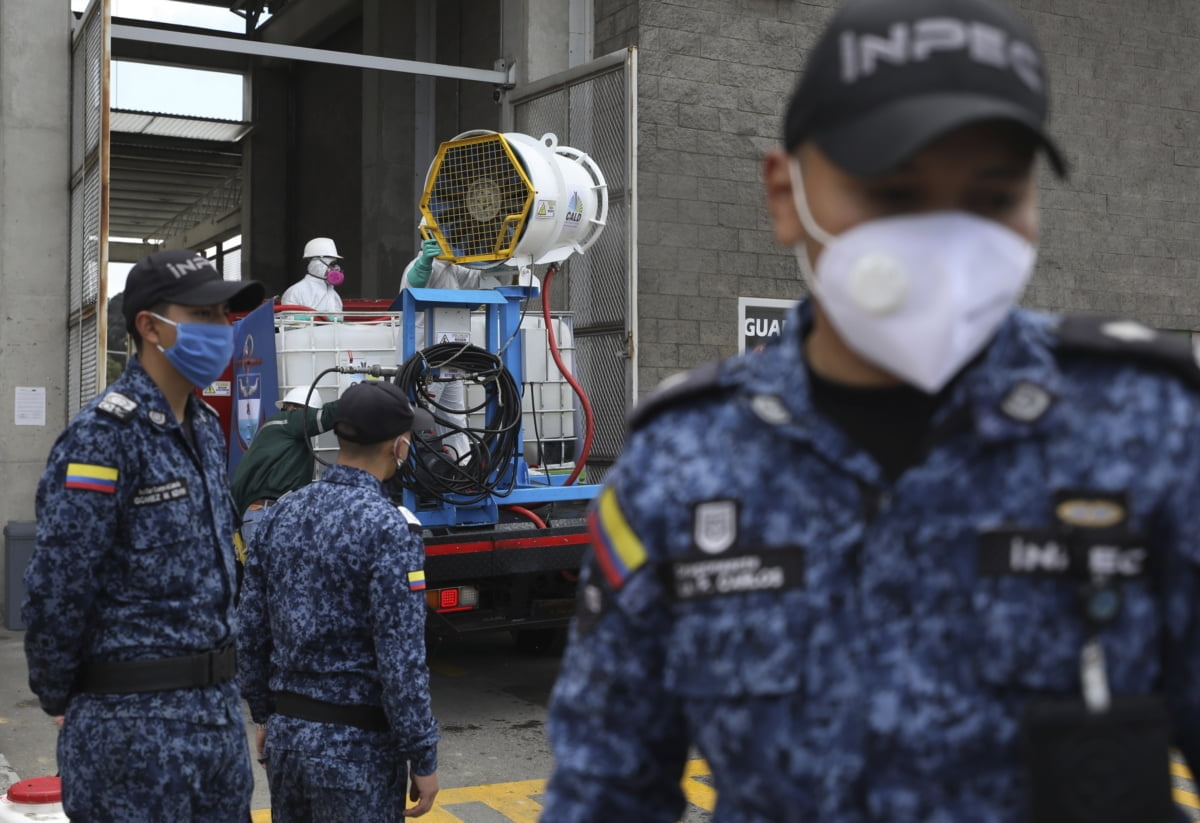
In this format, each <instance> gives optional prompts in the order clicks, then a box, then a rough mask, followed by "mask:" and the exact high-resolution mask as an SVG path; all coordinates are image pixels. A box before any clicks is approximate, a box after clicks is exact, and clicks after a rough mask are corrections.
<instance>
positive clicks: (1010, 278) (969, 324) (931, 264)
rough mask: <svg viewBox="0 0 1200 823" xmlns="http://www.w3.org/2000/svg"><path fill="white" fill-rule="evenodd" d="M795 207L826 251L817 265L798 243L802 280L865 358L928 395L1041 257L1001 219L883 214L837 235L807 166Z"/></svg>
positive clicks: (996, 323) (997, 317) (1012, 298)
mask: <svg viewBox="0 0 1200 823" xmlns="http://www.w3.org/2000/svg"><path fill="white" fill-rule="evenodd" d="M788 171H789V173H790V174H791V178H792V192H793V200H794V201H795V204H796V212H797V214H798V215H799V217H800V220H801V222H802V223H803V225H804V228H805V230H806V231H807V232H808V233H809V236H810V237H812V238H813V239H814V240H816V241H817V242H819V243H821V244H822V245H823V246H824V247H825V248H824V249H822V250H821V253H820V255H818V257H817V263H816V270H815V271H814V270H813V267H812V265H811V264H810V263H809V259H808V253H807V251H806V249H805V248H804V244H803V243H800V244H798V245H797V246H796V247H795V252H796V259H797V261H798V262H799V263H800V271H801V272H802V274H803V276H804V281H805V285H807V286H808V289H809V291H810V292H811V293H812V294H813V296H814V297H816V299H817V301H818V302H819V303H820V304H821V308H822V309H823V310H824V312H825V314H826V316H828V317H829V321H830V322H831V323H832V324H833V326H834V328H835V329H836V330H837V332H838V335H839V336H840V337H841V338H842V340H843V341H844V342H845V343H846V345H847V346H849V347H850V348H851V349H853V350H854V351H855V352H856V353H857V354H858V355H859V356H860V357H862V358H863V359H864V360H866V361H868V362H870V363H872V364H874V365H875V366H877V367H879V368H881V369H883V370H884V371H886V372H888V373H889V374H892V375H894V376H895V377H897V378H899V379H901V380H903V381H904V382H906V383H908V384H910V385H913V386H916V387H917V388H919V389H921V390H922V391H925V392H927V393H929V394H935V393H936V392H938V391H940V390H941V389H942V388H943V387H944V386H945V385H946V384H947V383H948V382H949V381H950V380H951V378H953V377H954V375H956V374H957V373H958V372H959V370H960V369H962V367H963V366H965V365H966V364H967V363H968V362H970V360H971V358H972V357H974V356H975V355H976V354H978V353H979V351H980V350H981V349H982V348H983V347H984V346H985V345H986V344H987V343H988V341H989V340H991V339H992V336H993V335H994V334H995V333H996V329H998V328H999V327H1000V324H1001V323H1002V322H1003V321H1004V318H1005V316H1007V314H1008V313H1009V311H1011V310H1012V308H1013V307H1014V306H1016V304H1017V301H1018V300H1019V299H1020V297H1021V293H1022V292H1023V291H1024V290H1025V284H1026V283H1027V282H1028V281H1029V276H1030V274H1031V273H1032V272H1033V265H1034V261H1035V260H1036V259H1037V251H1036V249H1035V248H1034V247H1033V246H1032V245H1031V244H1030V243H1029V242H1028V241H1027V240H1025V238H1023V237H1021V236H1020V235H1018V234H1017V233H1016V232H1014V231H1012V230H1011V229H1008V228H1005V227H1004V226H1002V225H1000V224H999V223H997V222H995V221H994V220H986V219H984V218H982V217H977V216H975V215H973V214H969V213H967V212H959V211H945V212H931V213H927V214H913V215H902V216H899V217H886V218H881V219H878V220H870V221H867V222H865V223H862V224H860V225H858V226H855V227H854V228H852V229H850V230H849V231H846V232H843V233H842V234H839V235H836V236H835V235H831V234H830V233H829V232H827V231H825V230H824V229H822V228H821V227H820V226H818V225H817V222H816V220H815V219H814V218H813V216H812V212H811V211H810V210H809V208H808V201H807V197H806V195H805V192H804V181H803V178H802V176H801V174H800V163H799V161H797V160H796V159H795V158H794V157H793V158H791V160H790V162H789V164H788Z"/></svg>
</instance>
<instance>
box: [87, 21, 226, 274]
mask: <svg viewBox="0 0 1200 823" xmlns="http://www.w3.org/2000/svg"><path fill="white" fill-rule="evenodd" d="M88 5H89V1H88V0H71V10H72V11H84V10H85V9H86V8H87V7H88ZM112 14H113V17H114V18H117V17H121V18H127V19H131V20H151V21H155V22H159V23H173V24H176V25H181V26H195V27H198V28H206V29H211V30H214V31H227V32H235V33H241V32H244V31H245V28H246V21H245V20H244V19H243V18H241V17H239V16H238V15H236V14H234V13H233V12H232V11H230V10H229V9H227V8H220V7H218V6H203V5H196V4H193V3H184V2H177V0H112ZM111 80H112V94H113V99H112V106H113V108H118V109H137V110H139V111H158V112H165V113H169V114H186V115H193V116H198V117H219V118H222V119H225V120H242V119H244V113H243V100H242V77H241V75H239V74H230V73H226V72H211V71H197V70H194V69H181V68H178V67H175V66H157V65H153V64H147V63H133V62H129V61H120V60H118V61H114V62H113V65H112V76H111ZM131 268H132V265H130V264H128V263H112V264H110V265H109V267H108V288H107V292H108V295H107V296H108V297H112V296H113V295H115V294H118V293H119V292H121V291H122V290H123V289H124V288H125V277H126V275H128V273H129V269H131Z"/></svg>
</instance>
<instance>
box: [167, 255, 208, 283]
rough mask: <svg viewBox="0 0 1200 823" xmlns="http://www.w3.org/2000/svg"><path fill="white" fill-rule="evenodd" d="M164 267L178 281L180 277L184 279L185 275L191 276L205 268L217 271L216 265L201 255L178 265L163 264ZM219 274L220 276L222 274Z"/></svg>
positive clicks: (182, 261)
mask: <svg viewBox="0 0 1200 823" xmlns="http://www.w3.org/2000/svg"><path fill="white" fill-rule="evenodd" d="M163 265H164V266H166V267H167V269H168V270H169V271H170V272H171V274H173V275H175V279H176V280H178V279H179V278H180V277H183V276H184V275H185V274H189V273H191V272H194V271H200V269H204V268H208V269H212V270H213V271H217V267H216V265H215V264H214V263H213V262H212V261H211V260H208V259H206V258H203V257H200V256H199V255H197V256H196V257H193V258H192V259H191V260H181V261H180V262H178V263H163ZM217 273H218V274H220V272H217Z"/></svg>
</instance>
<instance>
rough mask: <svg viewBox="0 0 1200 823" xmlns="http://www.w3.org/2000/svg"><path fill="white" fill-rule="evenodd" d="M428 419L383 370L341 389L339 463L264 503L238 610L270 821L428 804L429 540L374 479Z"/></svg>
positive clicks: (431, 775) (382, 815)
mask: <svg viewBox="0 0 1200 823" xmlns="http://www.w3.org/2000/svg"><path fill="white" fill-rule="evenodd" d="M418 417H419V418H420V419H419V420H418V419H417V418H418ZM414 421H416V422H415V423H414ZM431 422H432V421H431V420H430V419H429V413H428V412H426V411H424V410H422V409H417V410H415V411H414V409H413V407H412V405H411V403H410V402H409V399H408V397H407V396H406V395H405V394H404V392H403V391H402V390H401V389H400V388H399V387H397V386H396V385H394V384H392V383H386V382H379V381H366V382H361V383H356V384H355V385H353V386H351V387H350V388H348V389H347V390H346V391H345V393H343V395H342V397H341V399H340V400H339V401H338V405H337V411H336V413H335V415H334V424H333V431H334V433H335V434H336V435H337V439H338V462H337V464H336V465H334V466H331V467H330V468H328V469H326V470H325V472H324V473H322V475H321V477H320V478H319V479H318V480H317V481H316V482H314V483H311V484H309V485H307V486H305V487H303V488H301V489H297V490H296V491H293V492H290V493H288V494H285V495H284V496H283V497H281V498H280V499H279V501H278V502H277V503H276V504H275V505H274V506H272V507H271V508H270V509H268V510H267V515H266V517H264V518H263V519H262V521H261V522H260V525H259V529H258V533H257V535H256V537H255V539H254V541H253V542H252V543H251V544H250V546H249V557H248V560H247V563H246V573H245V581H244V589H243V593H242V599H241V602H240V604H239V606H238V620H239V623H240V625H242V626H253V627H255V628H254V630H253V631H247V632H243V633H242V634H241V635H239V638H238V682H239V683H240V685H241V687H242V693H243V695H244V696H245V698H246V702H247V703H248V704H249V706H250V714H251V717H252V718H253V719H254V721H255V722H256V723H258V724H260V726H259V732H258V754H259V758H260V762H262V763H263V764H264V765H265V767H266V770H267V781H268V784H269V786H270V788H271V819H272V820H273V821H275V823H292V822H293V821H310V820H372V821H380V822H381V823H386V821H400V820H402V819H403V818H404V817H416V816H419V815H422V814H425V813H426V812H427V811H429V809H430V808H432V806H433V799H434V797H435V796H436V795H437V791H438V781H437V741H438V731H437V722H436V721H435V720H434V718H433V713H432V710H431V708H430V699H429V670H428V667H427V666H426V664H425V572H424V568H423V566H424V559H425V547H424V542H423V540H422V538H421V524H420V522H419V521H418V520H417V518H416V517H415V516H413V514H412V513H411V512H409V511H408V510H406V509H404V508H403V507H397V506H395V505H393V504H392V502H391V501H390V499H389V498H388V496H387V493H386V491H385V488H384V483H386V482H387V481H388V480H389V479H391V477H392V476H393V475H395V473H396V470H397V467H398V466H399V465H400V464H402V463H404V462H405V461H406V460H408V459H409V457H408V454H409V445H410V442H411V441H410V438H411V437H412V430H413V428H414V427H415V428H418V429H424V428H427V427H428V426H430V425H431ZM409 780H411V789H410V790H409V791H408V796H409V798H410V799H411V800H412V801H413V802H414V804H415V805H414V806H413V807H412V808H410V809H408V810H407V811H406V810H405V787H406V786H407V785H408V782H409Z"/></svg>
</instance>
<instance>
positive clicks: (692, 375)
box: [628, 360, 723, 431]
mask: <svg viewBox="0 0 1200 823" xmlns="http://www.w3.org/2000/svg"><path fill="white" fill-rule="evenodd" d="M721 365H722V362H721V361H720V360H713V361H712V362H710V363H705V364H704V365H703V366H699V367H697V368H695V369H692V370H691V371H688V372H682V373H680V374H677V375H674V376H672V377H668V378H667V379H666V380H664V381H663V382H662V383H661V384H659V386H658V388H657V389H655V390H654V392H653V393H652V394H651V395H650V396H649V397H647V398H646V399H645V400H643V401H642V402H641V403H639V404H638V405H637V406H636V407H635V408H634V410H633V411H632V412H631V413H630V414H629V421H628V422H629V430H630V431H633V430H635V429H639V428H641V427H642V426H644V425H645V424H646V423H647V422H649V421H650V420H651V419H652V418H654V417H656V416H657V415H658V414H659V413H661V412H662V411H663V410H664V409H667V408H669V407H671V406H674V405H675V404H677V403H681V402H683V401H685V400H691V399H694V398H696V397H699V396H700V395H705V394H709V395H711V394H712V393H713V392H715V391H720V390H722V388H723V387H722V386H721V382H720V375H721Z"/></svg>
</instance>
